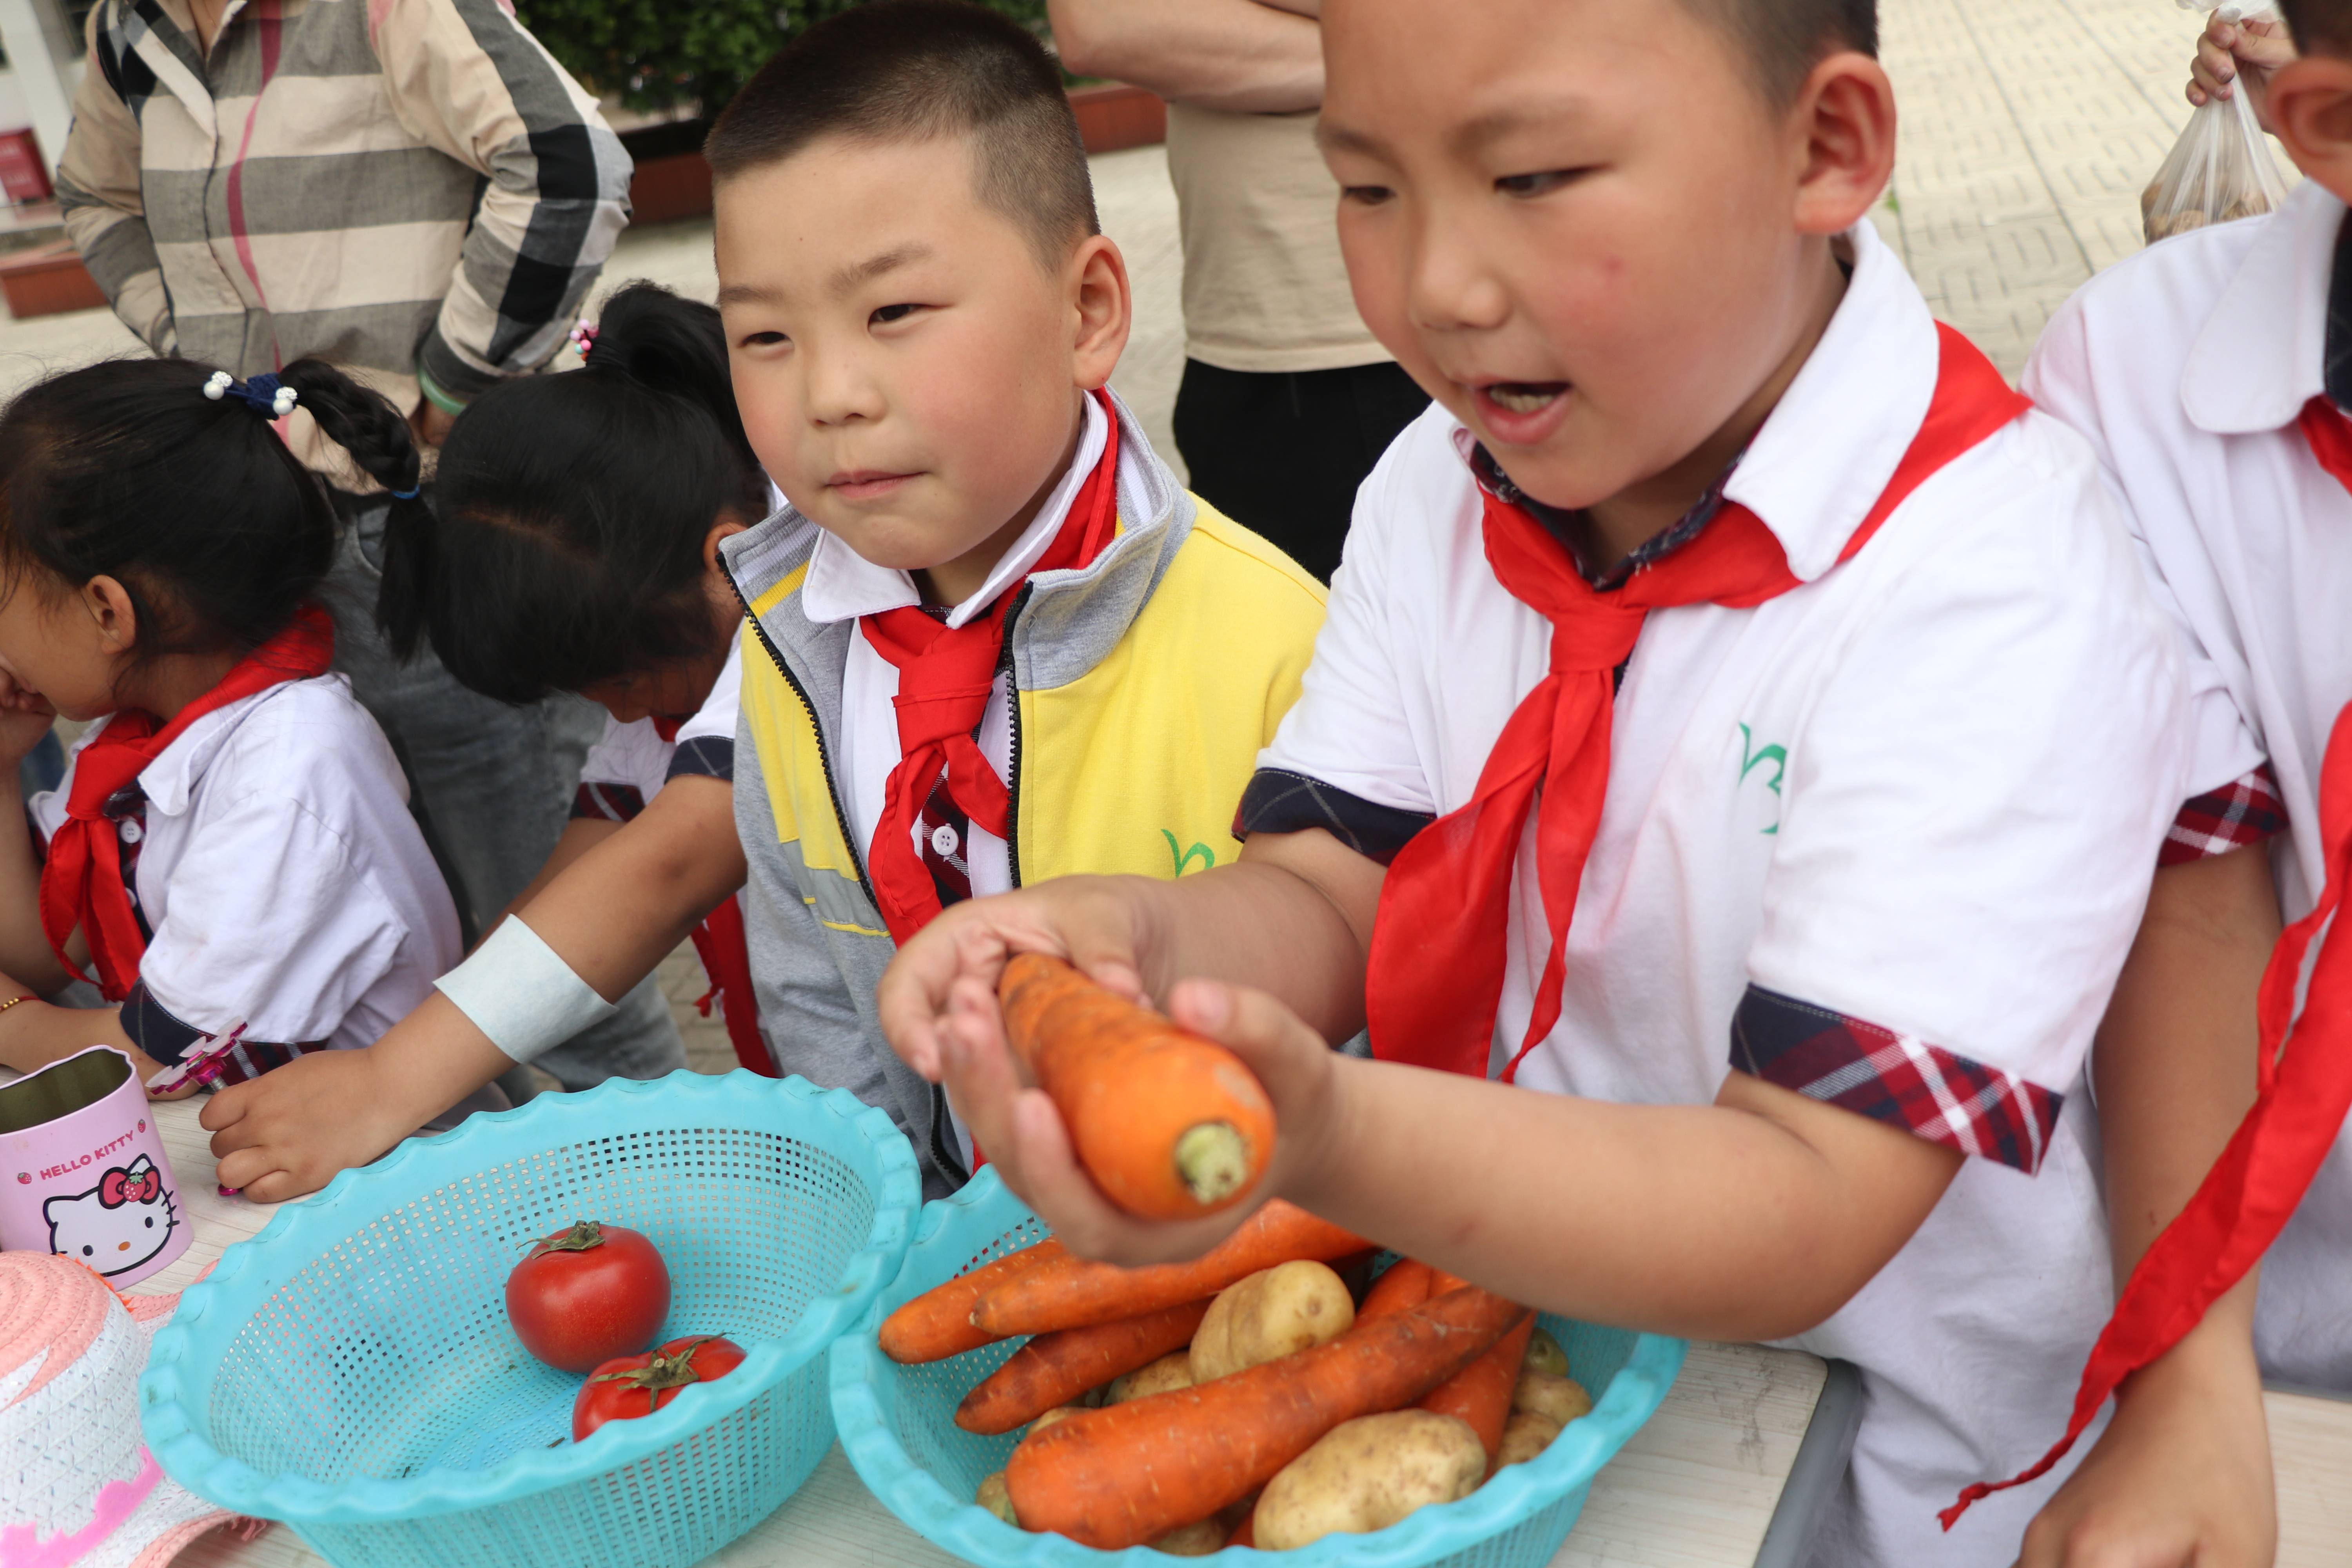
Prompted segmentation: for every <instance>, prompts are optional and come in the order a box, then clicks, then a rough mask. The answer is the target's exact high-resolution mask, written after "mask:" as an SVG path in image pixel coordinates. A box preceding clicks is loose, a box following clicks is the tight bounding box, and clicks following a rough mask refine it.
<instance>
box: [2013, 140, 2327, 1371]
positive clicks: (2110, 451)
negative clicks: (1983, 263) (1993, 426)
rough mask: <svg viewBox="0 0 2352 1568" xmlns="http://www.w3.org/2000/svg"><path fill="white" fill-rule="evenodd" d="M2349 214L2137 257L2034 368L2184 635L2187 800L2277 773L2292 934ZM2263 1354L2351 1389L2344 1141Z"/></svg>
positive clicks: (2191, 239) (2211, 235)
mask: <svg viewBox="0 0 2352 1568" xmlns="http://www.w3.org/2000/svg"><path fill="white" fill-rule="evenodd" d="M2344 215H2345V209H2344V204H2343V203H2341V202H2339V201H2337V200H2336V198H2335V197H2334V196H2332V195H2328V194H2327V192H2326V190H2324V189H2322V188H2321V187H2320V185H2319V184H2318V183H2317V182H2315V181H2305V183H2304V184H2301V185H2299V186H2297V187H2296V188H2295V190H2294V194H2293V195H2290V196H2289V197H2288V198H2287V201H2286V203H2285V205H2284V206H2282V207H2281V208H2280V209H2279V210H2278V211H2277V212H2276V213H2274V214H2273V215H2272V216H2269V217H2266V218H2259V219H2252V220H2249V221H2246V222H2243V223H2233V224H2226V225H2223V226H2220V227H2216V228H2209V229H2200V230H2197V231H2195V232H2193V233H2190V234H2186V235H2182V236H2180V237H2178V238H2174V239H2168V240H2166V241H2165V242H2163V243H2162V244H2160V245H2156V246H2151V247H2148V249H2147V250H2146V251H2145V252H2143V253H2141V254H2140V255H2138V256H2135V257H2133V258H2130V259H2129V260H2127V261H2125V262H2123V263H2121V264H2120V265H2118V266H2116V267H2115V268H2110V269H2109V270H2108V271H2106V272H2105V273H2104V274H2102V275H2101V276H2100V277H2098V278H2097V279H2094V280H2093V281H2092V282H2091V283H2090V284H2089V285H2088V286H2087V287H2085V288H2084V289H2083V290H2082V291H2081V292H2080V293H2078V294H2076V295H2075V296H2074V299H2073V300H2071V301H2069V302H2068V303H2067V305H2066V307H2065V308H2064V309H2063V310H2061V311H2060V312H2059V313H2058V314H2057V315H2056V316H2055V317H2053V319H2052V321H2051V322H2050V326H2049V329H2048V331H2046V332H2045V333H2044V334H2043V337H2042V343H2041V346H2040V347H2039V348H2037V349H2036V350H2035V351H2034V357H2033V361H2032V364H2031V365H2029V366H2028V367H2027V370H2026V389H2027V391H2028V392H2030V393H2031V394H2032V396H2033V397H2034V399H2035V400H2036V401H2037V402H2039V403H2041V404H2042V405H2043V406H2045V407H2047V408H2048V409H2049V410H2050V412H2051V413H2052V414H2053V415H2055V416H2058V417H2059V418H2061V419H2063V420H2065V421H2067V422H2068V423H2069V424H2071V425H2073V426H2075V428H2077V429H2079V430H2081V431H2082V432H2083V433H2084V435H2085V436H2086V437H2089V439H2090V442H2091V446H2092V447H2093V449H2094V450H2095V452H2096V453H2097V454H2098V458H2099V466H2100V469H2101V472H2102V473H2103V474H2104V476H2105V479H2106V482H2107V485H2108V488H2109V489H2112V490H2113V491H2114V492H2115V494H2116V496H2117V497H2119V498H2120V499H2121V500H2122V501H2123V503H2124V505H2125V508H2126V510H2127V511H2128V512H2129V513H2130V519H2131V526H2132V528H2133V531H2134V532H2135V533H2136V535H2137V540H2138V543H2139V549H2140V554H2141V559H2142V562H2143V563H2144V564H2145V565H2146V566H2147V571H2148V574H2149V576H2150V580H2151V582H2152V583H2153V584H2154V586H2155V589H2156V593H2157V597H2158V601H2159V602H2160V603H2161V604H2162V605H2164V606H2165V608H2166V609H2167V610H2168V611H2169V612H2170V616H2171V619H2172V621H2173V622H2174V624H2175V626H2177V627H2178V629H2179V637H2180V642H2181V645H2182V647H2183V649H2184V651H2185V655H2186V658H2187V662H2188V668H2189V685H2190V689H2191V690H2192V692H2193V694H2194V695H2193V709H2192V712H2191V719H2190V726H2189V734H2190V736H2191V739H2192V746H2191V763H2190V767H2189V780H2188V786H2187V788H2186V790H2185V791H2184V795H2209V794H2210V793H2212V792H2216V791H2221V790H2223V789H2224V788H2226V787H2227V786H2228V785H2229V784H2231V782H2232V781H2235V780H2237V779H2240V778H2242V776H2244V775H2245V774H2246V773H2248V772H2249V770H2252V769H2254V768H2257V767H2259V766H2260V765H2261V764H2262V763H2263V762H2264V761H2265V760H2267V761H2268V763H2269V764H2270V767H2271V770H2272V772H2273V774H2274V776H2275V779H2276V786H2277V790H2278V794H2279V795H2280V796H2281V797H2282V798H2283V799H2284V806H2285V814H2286V832H2285V833H2284V835H2283V836H2282V837H2278V838H2276V839H2274V840H2273V848H2272V853H2271V865H2272V868H2273V870H2274V871H2275V872H2276V874H2277V878H2278V888H2279V902H2280V905H2281V912H2282V913H2283V914H2284V916H2285V918H2286V919H2287V920H2289V921H2295V920H2300V919H2301V918H2302V917H2303V916H2305V914H2308V913H2309V912H2310V910H2311V907H2312V905H2313V904H2314V903H2315V901H2316V900H2317V899H2318V895H2319V890H2320V886H2321V884H2322V882H2323V880H2324V879H2325V870H2324V868H2323V865H2322V860H2321V850H2320V837H2319V827H2320V823H2319V803H2318V788H2319V769H2320V763H2321V761H2322V759H2323V757H2324V756H2325V754H2326V749H2327V737H2328V734H2329V732H2330V731H2332V730H2333V728H2334V727H2335V723H2336V715H2337V714H2338V713H2339V712H2341V711H2342V710H2343V709H2344V706H2345V704H2346V703H2347V701H2352V493H2347V491H2346V489H2345V488H2344V486H2343V484H2342V483H2341V482H2339V481H2338V480H2337V479H2335V478H2334V476H2332V475H2330V474H2329V473H2328V472H2327V471H2326V469H2325V468H2321V467H2320V466H2319V463H2318V461H2317V460H2316V459H2315V458H2313V456H2312V455H2311V448H2310V446H2309V444H2308V443H2307V442H2306V441H2305V438H2304V436H2303V434H2302V432H2301V431H2300V430H2299V429H2298V428H2297V427H2296V425H2295V420H2296V417H2297V416H2298V415H2300V414H2301V413H2302V411H2303V407H2304V405H2305V404H2306V403H2308V402H2309V401H2310V400H2311V399H2312V398H2314V397H2317V396H2320V395H2322V394H2323V393H2324V392H2325V390H2326V364H2325V358H2326V350H2327V333H2328V300H2329V294H2330V288H2331V279H2333V277H2334V275H2335V269H2336V246H2337V243H2338V236H2339V235H2340V234H2341V232H2342V231H2343V228H2344ZM2346 304H2347V306H2352V298H2347V300H2346ZM2329 940H2331V941H2334V940H2343V937H2342V934H2341V933H2338V934H2337V935H2336V936H2332V937H2331V938H2330V939H2329ZM2255 1339H2256V1346H2257V1349H2258V1350H2259V1352H2260V1353H2261V1357H2262V1363H2263V1371H2264V1372H2265V1373H2269V1374H2271V1375H2273V1376H2275V1377H2280V1378H2284V1379H2286V1380H2288V1381H2291V1382H2295V1383H2303V1384H2314V1385H2317V1386H2322V1387H2327V1388H2335V1389H2352V1133H2347V1135H2344V1136H2339V1138H2338V1140H2337V1142H2336V1150H2335V1152H2334V1153H2333V1154H2332V1155H2331V1156H2330V1157H2329V1159H2328V1162H2327V1163H2326V1166H2325V1167H2324V1168H2323V1169H2322V1170H2321V1172H2320V1173H2319V1176H2318V1179H2317V1180H2316V1181H2315V1182H2314V1183H2313V1184H2312V1186H2311V1190H2310V1192H2309V1193H2307V1194H2305V1198H2304V1202H2303V1205H2302V1207H2301V1208H2299V1209H2298V1210H2297V1211H2296V1213H2295V1215H2294V1219H2293V1220H2291V1221H2290V1222H2289V1223H2288V1225H2287V1227H2286V1229H2285V1231H2284V1233H2283V1234H2282V1235H2281V1236H2280V1237H2279V1240H2278V1242H2277V1244H2276V1245H2275V1246H2274V1247H2272V1249H2271V1252H2270V1255H2269V1257H2268V1258H2267V1259H2266V1260H2265V1261H2264V1263H2263V1282H2262V1298H2261V1303H2260V1308H2259V1311H2258V1313H2257V1317H2256V1324H2255Z"/></svg>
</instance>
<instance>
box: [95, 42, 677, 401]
mask: <svg viewBox="0 0 2352 1568" xmlns="http://www.w3.org/2000/svg"><path fill="white" fill-rule="evenodd" d="M195 37H196V35H195V29H194V26H192V24H191V19H190V16H189V11H188V5H187V0H100V4H99V5H97V6H96V7H95V8H94V9H93V10H92V11H91V13H90V16H89V46H90V47H89V68H88V70H87V71H86V72H85V73H84V75H83V78H82V82H81V86H80V89H79V91H78V92H77V93H76V94H75V99H74V123H73V131H72V133H71V135H70V136H68V139H67V142H66V152H65V156H64V158H63V159H62V160H61V161H60V165H59V168H58V197H59V200H60V202H61V203H62V205H63V206H64V208H65V221H66V229H67V232H68V234H69V235H70V236H71V237H72V238H73V242H74V244H75V246H76V247H78V248H79V250H80V252H81V255H82V258H83V259H84V261H85V262H86V263H87V264H88V265H89V270H90V273H91V275H92V276H93V277H94V278H96V279H97V280H98V282H99V285H100V287H101V288H102V289H105V290H106V293H107V296H108V298H109V299H110V300H113V302H114V309H115V312H116V314H118V315H120V316H121V318H122V320H123V321H125V322H127V323H129V325H130V327H131V331H134V332H137V333H138V334H139V335H140V336H141V337H142V338H143V339H144V340H145V341H146V342H147V344H148V346H149V347H151V348H152V349H153V350H154V351H155V352H156V353H161V354H172V353H177V354H182V355H184V356H186V357H187V358H190V359H195V360H203V361H207V362H210V363H215V364H219V365H223V366H226V367H227V368H228V369H231V370H233V371H235V372H236V373H237V374H240V375H252V374H257V373H259V372H262V371H268V370H275V369H277V368H278V367H279V366H281V365H284V364H286V363H289V362H291V361H293V360H296V359H299V358H301V357H303V356H304V355H306V354H315V355H318V356H320V357H321V358H324V359H328V360H331V361H333V362H335V363H339V364H341V365H344V366H347V367H350V368H352V369H353V370H356V371H359V372H361V373H362V374H363V375H364V377H365V379H367V380H368V381H369V382H371V383H372V384H374V385H376V386H378V387H380V388H381V389H382V390H383V391H384V392H385V393H386V394H388V395H391V396H392V397H394V400H395V401H396V402H398V403H399V404H400V406H402V407H403V408H407V407H410V406H413V405H414V404H415V400H416V397H417V388H418V383H417V380H416V379H415V378H416V376H417V374H418V373H419V372H422V373H423V374H425V375H426V376H429V377H430V378H431V381H432V383H433V384H435V386H436V387H437V388H438V389H439V390H441V391H442V392H444V393H445V394H446V395H447V397H448V398H449V399H450V400H453V401H456V402H463V401H465V400H466V399H467V398H470V397H472V396H473V395H476V394H478V393H479V392H481V391H483V390H485V389H486V388H488V386H490V385H491V384H493V383H494V382H496V381H497V380H499V378H500V377H503V376H508V375H513V374H519V373H521V372H524V371H529V370H532V369H534V368H536V367H538V366H539V365H541V364H543V363H545V362H546V361H547V360H548V359H549V358H551V356H552V355H553V354H554V353H555V352H556V350H557V349H558V348H560V347H561V346H562V342H563V340H564V332H565V331H566V329H567V328H568V327H569V326H570V324H571V321H572V317H573V315H574V313H575V312H576V311H577V310H578V309H579V307H580V304H581V301H582V299H583V296H584V295H585V294H586V293H587V290H588V287H589V285H590V284H591V283H592V282H593V281H594V279H595V277H596V274H597V272H598V270H599V269H600V268H602V267H603V266H604V260H605V258H607V257H608V256H609V255H611V253H612V248H613V243H614V240H615V239H616V238H618V237H619V236H620V232H621V229H622V227H623V226H625V224H626V223H627V222H628V213H629V203H628V184H629V174H630V165H629V158H628V154H627V153H625V152H623V151H622V149H621V144H620V142H619V141H618V140H617V139H616V138H615V137H614V134H613V132H612V131H611V129H610V128H609V127H607V126H606V125H605V123H604V119H603V117H602V116H601V115H600V114H599V113H598V112H597V110H596V105H595V101H594V100H593V99H591V98H590V97H589V96H588V95H587V94H586V93H585V92H584V91H583V90H582V89H581V87H580V85H579V84H578V83H577V82H575V81H573V80H572V78H571V77H570V76H569V75H567V74H566V73H565V72H564V70H563V68H562V67H561V66H559V65H557V64H556V63H555V61H554V60H553V59H551V58H549V56H548V54H547V51H546V50H545V49H543V48H541V47H540V45H539V43H538V41H537V40H536V39H534V38H532V37H530V34H529V33H527V32H525V31H524V30H523V29H522V27H521V26H520V24H519V23H517V21H516V20H515V18H514V15H513V13H512V11H511V9H510V8H509V5H507V4H505V3H504V0H231V3H230V5H229V6H228V7H227V9H226V12H225V13H224V16H223V17H222V20H221V23H220V26H219V27H218V30H217V33H216V36H215V39H214V43H213V47H212V49H211V51H210V52H209V54H205V53H200V52H199V50H198V48H197V47H196V42H195Z"/></svg>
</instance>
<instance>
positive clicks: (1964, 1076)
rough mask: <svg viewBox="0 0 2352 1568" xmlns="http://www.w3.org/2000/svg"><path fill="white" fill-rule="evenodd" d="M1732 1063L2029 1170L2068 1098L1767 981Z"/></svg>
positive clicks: (1757, 992)
mask: <svg viewBox="0 0 2352 1568" xmlns="http://www.w3.org/2000/svg"><path fill="white" fill-rule="evenodd" d="M1731 1065H1732V1066H1733V1067H1734V1068H1737V1069H1738V1070H1739V1071H1741V1072H1744V1073H1747V1074H1748V1075H1750V1076H1751V1077H1754V1078H1759V1079H1763V1080H1764V1081H1765V1082H1766V1083H1769V1084H1772V1085H1775V1086H1777V1087H1779V1088H1780V1089H1790V1090H1792V1091H1794V1092H1795V1093H1798V1094H1801V1095H1803V1096H1805V1097H1806V1098H1807V1099H1809V1100H1823V1101H1825V1102H1827V1103H1828V1104H1831V1105H1834V1106H1838V1107H1840V1108H1842V1109H1843V1110H1851V1111H1853V1112H1855V1113H1856V1114H1857V1115H1861V1116H1867V1117H1870V1118H1872V1119H1874V1120H1875V1121H1884V1122H1887V1123H1888V1124H1890V1125H1892V1126H1895V1127H1900V1128H1903V1129H1905V1130H1906V1131H1910V1132H1915V1133H1916V1134H1918V1135H1919V1136H1920V1137H1922V1138H1925V1139H1927V1141H1928V1142H1931V1143H1942V1144H1946V1145H1948V1146H1949V1147H1951V1148H1954V1149H1958V1151H1959V1152H1961V1153H1963V1154H1980V1155H1982V1156H1983V1157H1984V1158H1986V1159H1988V1160H1997V1161H1999V1162H2000V1163H2002V1164H2004V1165H2013V1166H2015V1167H2016V1168H2017V1169H2018V1170H2021V1171H2023V1172H2024V1173H2026V1174H2027V1175H2029V1176H2030V1175H2032V1173H2034V1172H2035V1171H2036V1170H2038V1169H2040V1168H2041V1165H2042V1155H2043V1154H2044V1153H2046V1152H2049V1148H2050V1135H2051V1133H2052V1131H2054V1130H2055V1129H2056V1127H2057V1125H2058V1110H2059V1108H2060V1107H2061V1106H2063V1104H2064V1103H2065V1101H2066V1097H2065V1096H2064V1095H2063V1094H2053V1093H2052V1092H2051V1091H2050V1090H2048V1089H2044V1088H2042V1086H2041V1085H2040V1084H2037V1083H2029V1082H2027V1081H2025V1080H2024V1079H2017V1078H2011V1076H2010V1075H2009V1074H2007V1073H2005V1072H2002V1071H2000V1069H1999V1068H1989V1067H1986V1066H1985V1065H1984V1064H1983V1063H1981V1062H1973V1061H1970V1060H1969V1058H1966V1057H1963V1056H1959V1055H1957V1054H1955V1053H1953V1052H1951V1051H1948V1050H1946V1049H1944V1047H1941V1046H1931V1045H1929V1044H1928V1043H1927V1041H1925V1040H1922V1039H1919V1038H1917V1037H1914V1036H1910V1035H1898V1034H1896V1033H1895V1032H1894V1031H1893V1030H1891V1029H1883V1028H1880V1027H1879V1026H1877V1025H1875V1024H1871V1023H1865V1022H1864V1021H1863V1020H1862V1019H1860V1018H1849V1017H1847V1016H1845V1015H1843V1013H1832V1012H1831V1011H1829V1010H1828V1009H1827V1008H1823V1007H1816V1006H1814V1005H1812V1004H1811V1003H1810V1002H1800V1001H1798V1000H1797V999H1796V998H1795V997H1793V996H1783V995H1781V994H1780V993H1779V992H1777V991H1767V990H1765V989H1764V988H1763V987H1762V986H1760V985H1750V986H1748V994H1747V995H1745V996H1743V997H1741V998H1740V999H1739V1010H1738V1012H1737V1013H1735V1014H1733V1015H1732V1019H1731Z"/></svg>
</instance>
